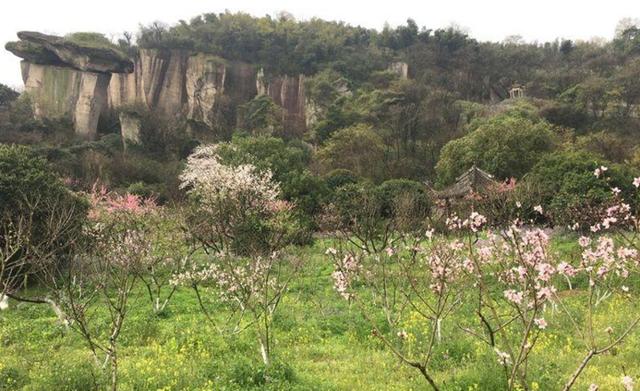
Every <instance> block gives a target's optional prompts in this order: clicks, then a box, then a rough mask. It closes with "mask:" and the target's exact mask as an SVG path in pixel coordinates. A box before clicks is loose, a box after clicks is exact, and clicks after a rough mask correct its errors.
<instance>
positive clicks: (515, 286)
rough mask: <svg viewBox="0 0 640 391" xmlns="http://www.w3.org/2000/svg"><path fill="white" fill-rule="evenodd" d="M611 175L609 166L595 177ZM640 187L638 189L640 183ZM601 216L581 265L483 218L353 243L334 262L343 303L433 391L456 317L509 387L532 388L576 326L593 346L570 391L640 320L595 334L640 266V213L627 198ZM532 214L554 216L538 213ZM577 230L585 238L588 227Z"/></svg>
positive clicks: (336, 251)
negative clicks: (560, 335) (546, 341)
mask: <svg viewBox="0 0 640 391" xmlns="http://www.w3.org/2000/svg"><path fill="white" fill-rule="evenodd" d="M605 171H606V170H604V169H602V168H600V173H597V174H598V175H601V174H602V173H603V172H605ZM633 184H634V185H635V186H636V187H640V178H636V179H634V181H633ZM611 191H612V192H613V194H614V196H617V195H618V194H619V191H617V190H616V189H615V188H613V189H612V190H611ZM518 207H520V206H518ZM601 207H602V208H603V210H602V211H601V212H599V214H598V216H599V218H600V221H599V222H598V223H596V224H594V225H593V226H591V227H589V231H590V232H591V237H588V236H582V237H580V239H579V240H578V245H579V248H580V249H581V255H580V257H579V258H577V259H576V258H572V257H571V256H567V255H560V254H558V253H556V252H555V251H554V250H553V248H552V246H551V241H550V237H549V232H550V230H547V229H543V228H537V227H531V226H526V225H524V224H523V222H522V221H520V220H518V219H516V220H514V221H513V222H512V224H511V226H509V227H508V228H506V229H499V230H496V231H493V230H491V229H490V228H488V227H487V226H486V223H487V219H486V218H485V217H484V216H482V215H480V214H478V213H476V212H472V213H471V214H470V215H469V217H468V218H466V219H461V218H458V217H457V216H456V215H452V216H450V217H449V218H448V219H447V221H446V225H447V232H446V233H447V234H446V235H437V236H436V235H434V234H433V231H431V230H430V231H428V232H427V235H426V237H422V238H416V237H415V236H412V235H399V234H398V233H395V235H396V239H392V240H387V241H386V242H387V243H391V245H390V246H389V247H387V248H386V249H384V250H381V251H377V252H372V251H370V249H371V248H372V247H371V246H369V247H366V246H361V245H358V243H357V242H354V239H353V238H350V239H349V240H346V239H344V238H343V239H342V240H338V241H337V243H338V245H337V246H336V248H333V247H331V248H329V249H328V250H327V251H326V253H327V255H328V256H329V257H330V258H331V259H332V261H333V263H334V272H333V274H332V278H333V281H334V287H335V289H336V291H337V292H338V293H339V295H340V296H341V297H342V298H344V299H345V300H348V301H349V302H350V303H351V304H352V305H355V306H357V307H358V308H359V309H360V310H361V311H362V313H363V316H364V317H365V318H366V319H368V320H369V321H370V322H371V324H372V327H373V333H374V335H375V336H377V337H379V338H380V339H381V340H382V341H383V342H384V344H385V345H386V346H387V347H388V348H389V349H390V350H391V351H392V352H393V353H394V354H395V355H397V356H398V357H399V358H400V360H401V361H402V362H404V363H406V364H408V365H410V366H412V367H415V368H417V369H418V370H419V371H420V372H421V373H422V375H423V376H424V377H425V379H426V380H427V382H428V383H429V384H430V386H431V387H432V388H433V389H439V385H438V384H437V383H438V382H437V379H436V378H435V377H434V376H433V371H432V369H431V368H430V367H429V365H430V362H431V361H432V358H433V355H434V350H436V349H437V348H438V344H440V343H446V342H447V341H446V333H444V332H443V328H444V326H443V324H444V323H443V322H444V321H445V320H447V319H448V318H453V319H455V320H454V322H457V324H456V325H455V326H456V327H457V328H459V329H461V330H463V331H464V332H465V333H467V334H468V335H470V336H472V337H473V338H476V339H478V340H480V341H482V342H483V343H485V344H486V345H487V347H488V348H490V349H491V350H492V351H493V352H494V353H495V357H496V361H497V363H498V365H500V366H501V367H502V368H503V373H504V381H505V389H508V390H516V389H525V390H526V389H529V387H530V385H529V384H530V383H529V381H530V379H529V374H528V372H529V370H530V368H531V367H532V366H533V365H535V364H534V361H532V358H533V357H535V356H536V355H539V354H540V353H539V352H540V351H539V349H536V345H537V343H538V341H539V339H540V337H541V336H542V335H543V334H544V333H546V332H549V331H550V330H553V328H554V327H558V326H559V324H560V322H561V320H566V321H567V322H569V323H570V324H571V325H572V327H573V328H574V329H575V335H576V336H577V337H578V338H579V340H580V343H581V344H582V345H583V346H584V349H585V350H584V356H582V357H580V356H577V357H576V369H575V371H574V372H573V373H571V374H569V375H567V379H568V380H567V381H566V383H565V386H564V390H570V389H572V387H573V386H574V385H575V383H576V380H577V379H578V377H579V376H580V375H581V374H582V373H583V370H584V369H585V367H586V366H587V365H588V364H589V362H590V361H591V360H592V359H593V358H594V357H596V356H598V355H601V354H605V353H610V352H612V351H614V350H615V349H616V348H617V347H618V346H619V345H620V344H622V343H623V342H624V340H625V338H626V337H627V336H628V335H629V334H630V333H631V332H632V331H633V330H635V328H636V327H637V326H638V324H639V323H640V317H636V318H635V319H633V320H631V321H629V322H628V323H627V324H626V325H619V324H617V325H615V327H614V325H611V326H609V327H606V328H603V329H602V330H599V329H597V325H596V322H595V319H596V317H597V316H598V313H599V312H602V311H603V310H604V308H605V307H604V305H603V303H604V302H605V301H607V300H609V299H610V298H611V297H612V296H614V295H617V296H618V297H622V298H624V297H628V292H629V291H630V289H631V288H630V287H629V285H630V284H629V278H630V277H631V276H632V275H634V274H635V275H637V274H638V271H639V266H640V257H639V256H638V251H639V249H638V235H639V234H638V232H640V229H639V228H640V226H639V224H638V218H637V217H636V216H634V215H633V213H632V210H633V208H632V207H631V206H630V205H629V204H626V203H624V202H623V201H622V200H621V199H619V198H618V199H617V202H615V203H612V204H609V203H607V204H606V205H602V206H601ZM532 209H533V211H532V213H536V214H539V215H544V213H545V211H544V208H543V207H542V206H540V205H537V206H535V207H534V208H532ZM572 228H573V229H576V230H580V227H579V225H578V226H576V225H573V226H572ZM614 233H615V234H616V235H615V236H614V235H613V234H614ZM393 236H394V234H391V235H390V237H393ZM356 240H357V237H356ZM573 290H576V291H577V294H578V295H579V297H581V298H582V297H584V301H585V303H584V305H583V304H579V305H576V299H575V296H576V295H572V294H570V292H571V291H573ZM461 302H467V303H472V302H475V305H474V307H475V311H474V312H475V314H476V317H475V319H474V320H472V321H469V320H468V319H467V320H465V317H464V316H456V313H457V312H458V311H461V310H462V308H463V305H461V304H460V303H461ZM580 303H582V302H580ZM416 317H418V318H422V320H423V322H421V323H419V325H420V327H419V328H418V329H411V328H409V327H407V325H409V324H411V322H407V319H409V320H411V319H415V318H416ZM380 319H384V322H385V323H386V324H384V325H383V326H384V327H382V326H381V325H380V324H379V322H380ZM443 335H444V337H443ZM417 347H420V349H418V348H417ZM622 384H623V386H624V387H625V389H632V385H633V379H631V378H630V377H629V376H628V375H625V377H624V378H623V383H622ZM630 387H631V388H630ZM592 389H597V385H592Z"/></svg>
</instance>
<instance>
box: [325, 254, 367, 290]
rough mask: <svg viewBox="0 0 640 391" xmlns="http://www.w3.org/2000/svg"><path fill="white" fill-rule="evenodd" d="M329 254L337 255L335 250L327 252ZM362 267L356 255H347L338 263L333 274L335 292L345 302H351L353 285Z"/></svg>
mask: <svg viewBox="0 0 640 391" xmlns="http://www.w3.org/2000/svg"><path fill="white" fill-rule="evenodd" d="M327 253H329V254H332V255H337V252H336V251H335V250H334V249H329V250H327ZM360 270H361V266H360V264H359V263H358V260H357V259H356V257H355V256H354V255H351V254H347V255H345V256H344V257H343V258H342V259H341V260H339V261H337V262H336V270H335V271H334V272H333V273H332V274H331V277H332V278H333V286H334V288H335V290H336V291H337V292H338V293H339V294H340V296H342V298H344V299H345V300H351V299H352V298H353V297H354V294H353V293H352V292H350V289H351V284H352V282H353V281H354V280H355V279H356V277H357V273H358V271H360Z"/></svg>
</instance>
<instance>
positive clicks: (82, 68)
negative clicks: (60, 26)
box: [6, 32, 314, 138]
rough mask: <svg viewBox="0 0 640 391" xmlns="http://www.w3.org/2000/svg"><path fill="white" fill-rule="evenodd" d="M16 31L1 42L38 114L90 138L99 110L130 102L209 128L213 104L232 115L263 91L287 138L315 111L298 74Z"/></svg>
mask: <svg viewBox="0 0 640 391" xmlns="http://www.w3.org/2000/svg"><path fill="white" fill-rule="evenodd" d="M18 37H19V38H20V39H21V40H20V41H18V42H10V43H8V44H7V45H6V48H7V50H9V51H11V52H12V53H14V54H16V55H17V56H19V57H22V58H23V59H24V60H23V62H22V64H23V65H22V71H23V79H24V83H25V91H26V92H27V93H28V94H29V95H30V96H31V97H32V101H33V105H34V110H35V113H36V115H37V116H39V117H60V116H69V117H70V118H72V119H73V121H74V124H75V130H76V132H77V133H78V134H79V135H81V136H83V137H86V138H93V137H95V134H96V127H97V123H98V119H99V117H100V115H101V114H104V113H107V112H109V111H111V112H114V111H117V110H118V109H119V108H121V107H123V106H129V105H142V106H144V107H146V108H148V109H150V110H153V111H156V112H158V113H160V114H161V115H163V116H166V117H167V118H182V119H187V120H189V121H193V122H196V123H200V124H203V125H205V126H207V127H209V128H213V127H214V126H215V125H216V122H217V121H219V118H217V114H216V113H217V111H216V105H218V104H219V103H220V104H222V103H224V104H225V105H229V106H230V107H231V110H229V111H230V112H231V113H232V114H231V115H233V116H235V115H237V113H238V112H240V111H239V110H236V108H237V107H239V106H240V105H243V104H244V103H246V102H249V101H250V100H251V99H253V98H255V97H256V96H260V95H267V96H269V97H270V98H271V99H273V101H274V102H275V103H276V104H277V105H279V106H281V107H282V108H283V110H282V116H283V117H282V123H283V126H284V128H285V129H284V131H285V134H288V135H291V136H294V135H295V136H300V135H302V134H303V133H304V132H305V131H306V129H307V127H308V125H309V124H310V123H311V120H312V117H313V113H314V110H313V105H312V104H311V103H310V102H308V101H307V97H306V95H305V87H304V84H305V78H304V75H294V76H288V75H284V76H279V75H269V76H268V77H267V76H265V73H264V72H263V71H262V69H259V68H258V67H257V66H254V65H251V64H246V63H240V62H231V61H227V60H225V59H222V58H220V57H217V56H213V55H209V54H203V53H192V52H189V51H186V50H159V49H140V50H139V51H138V53H137V55H136V56H135V58H133V59H132V60H129V59H126V58H123V57H122V55H121V53H119V52H117V51H115V50H113V49H110V48H104V47H100V48H97V47H91V46H83V45H81V44H78V43H75V42H71V41H69V40H67V39H65V38H61V37H55V36H50V35H45V34H40V33H34V32H20V33H18ZM234 121H235V122H234ZM226 123H230V124H233V123H236V124H237V123H239V120H238V118H235V119H232V120H231V121H228V120H227V122H226ZM230 126H233V125H230Z"/></svg>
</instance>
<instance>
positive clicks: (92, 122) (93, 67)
mask: <svg viewBox="0 0 640 391" xmlns="http://www.w3.org/2000/svg"><path fill="white" fill-rule="evenodd" d="M18 38H20V39H21V40H20V41H17V42H9V43H7V45H6V49H7V50H9V51H11V52H12V53H14V54H15V55H17V56H19V57H21V58H23V59H24V60H23V61H22V62H21V68H22V69H21V70H22V79H23V81H24V85H25V92H26V93H27V94H28V95H29V96H30V98H31V102H32V104H33V110H34V113H35V115H36V116H37V117H41V118H44V117H47V118H58V117H68V118H71V119H72V120H73V123H74V128H75V131H76V133H77V134H78V135H79V136H81V137H83V138H86V139H93V138H94V137H95V135H96V129H97V126H98V120H99V118H100V115H101V114H102V113H104V112H105V110H106V103H107V88H108V86H109V83H110V79H111V74H112V73H118V72H130V71H132V70H133V63H132V62H131V61H129V60H128V59H127V58H126V57H125V56H124V55H122V54H121V53H119V52H117V51H116V50H115V49H111V48H108V47H92V46H88V45H82V44H78V43H74V42H71V41H69V40H66V39H64V38H61V37H56V36H52V35H45V34H40V33H36V32H28V31H23V32H19V33H18Z"/></svg>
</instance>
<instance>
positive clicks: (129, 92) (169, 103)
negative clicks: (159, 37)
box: [108, 49, 189, 117]
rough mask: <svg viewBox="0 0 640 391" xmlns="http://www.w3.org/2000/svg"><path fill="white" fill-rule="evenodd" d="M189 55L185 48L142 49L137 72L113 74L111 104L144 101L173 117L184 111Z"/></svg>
mask: <svg viewBox="0 0 640 391" xmlns="http://www.w3.org/2000/svg"><path fill="white" fill-rule="evenodd" d="M188 58H189V56H188V52H186V51H182V50H157V49H142V50H140V52H139V54H138V57H137V58H136V60H135V66H134V71H133V73H127V74H114V75H113V77H112V80H111V83H110V85H109V90H108V96H109V98H108V102H109V107H110V108H112V109H117V108H119V107H120V106H123V105H130V104H142V105H144V106H146V107H148V108H150V109H154V110H158V111H160V112H161V113H162V114H164V115H167V116H170V117H171V116H175V115H178V114H180V113H181V112H182V109H183V107H182V106H183V104H184V103H185V102H186V87H185V77H186V67H187V60H188Z"/></svg>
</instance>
